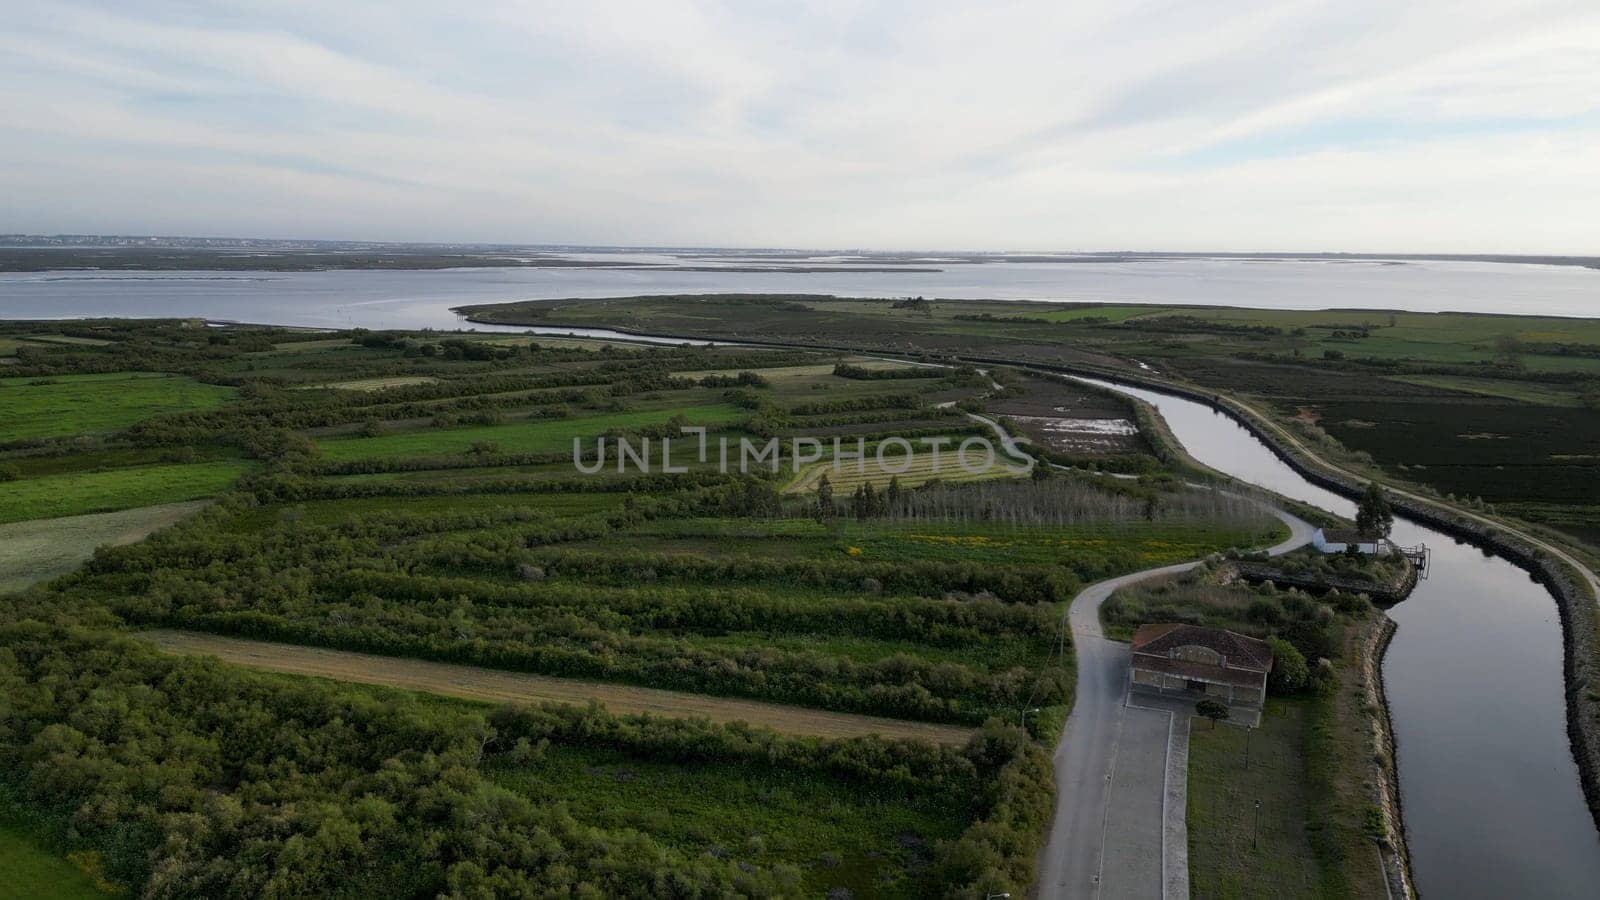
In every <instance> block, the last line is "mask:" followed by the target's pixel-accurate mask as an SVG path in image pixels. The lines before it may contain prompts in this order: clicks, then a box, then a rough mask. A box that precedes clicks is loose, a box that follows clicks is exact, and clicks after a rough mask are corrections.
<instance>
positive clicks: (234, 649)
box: [140, 630, 973, 744]
mask: <svg viewBox="0 0 1600 900" xmlns="http://www.w3.org/2000/svg"><path fill="white" fill-rule="evenodd" d="M140 637H142V638H144V639H146V640H148V641H150V642H151V643H154V644H155V645H156V646H158V647H160V648H161V649H163V650H168V651H172V652H177V653H190V654H203V655H208V656H215V657H218V658H220V659H222V660H223V661H224V662H230V663H236V664H238V665H242V666H249V667H250V668H253V669H262V670H265V671H269V672H284V673H288V674H291V675H313V676H318V677H322V678H332V679H335V680H338V681H347V682H355V683H358V684H375V685H381V686H383V687H392V688H400V689H402V690H408V691H424V692H426V693H430V694H443V695H446V696H450V697H461V698H464V699H468V700H488V701H494V702H508V703H539V702H544V701H552V702H556V703H578V704H582V703H588V702H589V701H590V700H598V701H600V702H601V703H604V704H605V705H606V709H608V710H610V711H611V712H613V713H620V714H628V713H644V712H647V713H654V714H656V715H661V716H671V717H677V718H687V717H702V718H707V719H710V720H712V721H713V722H734V721H744V722H749V723H750V724H752V725H763V726H766V727H768V728H771V729H773V730H774V731H781V732H784V733H787V734H811V735H818V736H821V737H860V736H863V735H871V734H876V735H881V736H883V737H887V738H921V739H923V740H929V741H934V742H936V743H941V744H964V743H966V741H967V739H968V738H969V737H971V736H972V733H973V730H972V729H970V728H960V727H957V726H954V725H934V724H931V723H925V722H909V721H904V720H901V719H887V718H881V717H878V716H862V715H853V714H851V713H839V712H829V711H827V710H821V709H807V708H805V707H800V706H784V705H782V704H778V703H763V702H761V701H759V700H741V699H738V698H733V697H713V696H708V695H705V694H690V693H682V692H679V691H664V690H659V689H657V688H643V687H631V686H629V685H624V684H610V683H606V682H592V681H578V680H576V679H571V678H552V677H549V676H544V675H530V674H526V673H523V672H503V671H499V670H496V669H483V668H478V667H476V666H461V665H455V664H452V663H438V662H429V661H426V660H418V659H405V658H403V657H394V656H378V655H376V654H371V653H353V652H350V651H347V650H327V649H324V648H321V647H302V646H299V645H296V644H277V643H271V642H268V641H252V640H243V639H240V638H230V637H220V636H217V635H211V634H203V633H199V632H190V631H165V630H161V631H146V632H141V633H140Z"/></svg>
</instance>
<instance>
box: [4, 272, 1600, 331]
mask: <svg viewBox="0 0 1600 900" xmlns="http://www.w3.org/2000/svg"><path fill="white" fill-rule="evenodd" d="M574 256H584V257H586V258H594V259H599V260H611V261H616V262H633V263H638V262H645V263H655V264H685V263H694V264H703V263H704V261H703V260H700V259H691V258H686V257H673V256H668V255H659V254H606V255H600V254H590V255H580V254H574ZM928 265H930V266H933V267H936V268H938V269H940V271H937V272H913V271H895V272H863V271H851V270H850V268H849V267H848V266H838V267H837V268H834V269H831V270H829V271H824V272H805V273H800V272H771V271H767V272H747V271H735V270H733V269H731V268H726V267H725V268H724V270H722V271H672V270H668V269H664V268H637V267H636V268H616V269H600V268H520V269H519V268H487V269H439V270H426V271H370V270H369V271H350V270H340V271H326V272H76V271H74V272H67V271H60V272H30V273H4V274H0V318H7V319H23V318H76V317H85V316H129V317H151V316H180V317H191V316H195V317H204V318H208V319H215V320H227V321H239V322H260V323H268V324H274V325H299V326H311V327H323V328H349V327H358V326H359V327H366V328H461V327H465V323H464V322H463V320H462V319H461V318H460V317H459V316H456V315H455V314H454V313H452V312H450V308H451V307H453V306H461V305H464V304H470V303H500V302H508V301H515V300H536V299H550V298H559V297H613V296H630V295H636V294H659V293H816V294H838V295H845V296H863V297H904V296H926V297H947V298H954V299H981V298H994V299H1002V300H1051V301H1060V302H1091V301H1092V302H1103V303H1156V304H1174V305H1230V306H1248V307H1258V308H1264V309H1326V308H1362V309H1396V310H1411V311H1417V312H1439V311H1452V310H1453V311H1462V312H1476V313H1520V314H1542V315H1555V316H1592V315H1597V314H1600V270H1595V269H1587V268H1583V267H1578V266H1551V265H1532V264H1508V263H1477V262H1385V261H1381V260H1373V261H1368V260H1338V261H1332V260H1314V261H1313V260H1278V259H1274V260H1248V259H1160V260H1142V261H1125V262H1065V263H1064V262H1054V263H1025V262H986V263H961V262H943V261H941V262H932V263H928ZM479 328H480V330H488V329H486V328H484V327H483V326H479Z"/></svg>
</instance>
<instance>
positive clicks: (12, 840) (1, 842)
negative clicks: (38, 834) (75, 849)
mask: <svg viewBox="0 0 1600 900" xmlns="http://www.w3.org/2000/svg"><path fill="white" fill-rule="evenodd" d="M108 896H115V895H114V894H110V893H108V892H105V891H102V890H100V888H99V887H98V886H97V884H96V882H95V879H94V878H92V877H90V876H89V874H88V873H86V872H85V871H84V870H83V869H82V868H81V867H79V866H78V865H75V864H74V863H73V862H72V861H71V860H69V859H67V858H66V857H64V856H62V855H60V854H57V853H55V852H53V851H51V850H50V849H49V848H47V847H45V846H43V845H42V844H40V843H39V842H38V841H37V840H36V839H35V838H34V837H33V835H31V834H29V833H28V831H27V830H25V829H23V828H21V827H19V826H15V825H10V824H6V823H5V822H4V821H3V820H0V900H104V898H106V897H108Z"/></svg>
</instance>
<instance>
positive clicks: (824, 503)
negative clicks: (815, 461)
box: [811, 472, 835, 522]
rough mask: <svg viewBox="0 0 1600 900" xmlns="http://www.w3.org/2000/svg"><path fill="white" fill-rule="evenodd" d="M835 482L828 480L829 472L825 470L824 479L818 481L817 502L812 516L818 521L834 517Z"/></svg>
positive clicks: (825, 520)
mask: <svg viewBox="0 0 1600 900" xmlns="http://www.w3.org/2000/svg"><path fill="white" fill-rule="evenodd" d="M834 512H835V510H834V508H833V484H832V483H831V482H829V481H828V474H827V473H826V472H824V473H823V474H822V479H821V480H820V481H818V482H817V502H816V506H815V508H814V509H813V510H812V513H811V514H812V516H814V517H815V518H816V520H817V521H818V522H827V521H828V520H829V519H832V518H833V514H834Z"/></svg>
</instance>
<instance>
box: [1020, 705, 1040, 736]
mask: <svg viewBox="0 0 1600 900" xmlns="http://www.w3.org/2000/svg"><path fill="white" fill-rule="evenodd" d="M1038 712H1039V707H1037V706H1035V707H1034V708H1032V709H1025V710H1023V711H1022V730H1023V731H1027V730H1028V713H1038Z"/></svg>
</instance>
